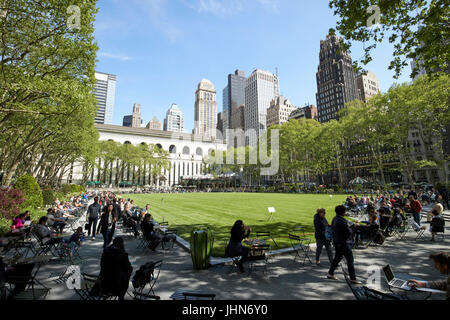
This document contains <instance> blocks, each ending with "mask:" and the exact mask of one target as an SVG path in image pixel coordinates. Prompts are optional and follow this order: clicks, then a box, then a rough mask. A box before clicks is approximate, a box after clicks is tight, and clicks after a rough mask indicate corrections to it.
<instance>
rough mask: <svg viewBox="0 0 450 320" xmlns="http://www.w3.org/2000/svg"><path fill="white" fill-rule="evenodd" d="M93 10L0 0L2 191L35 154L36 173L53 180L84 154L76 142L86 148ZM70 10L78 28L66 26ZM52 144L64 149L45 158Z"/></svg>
mask: <svg viewBox="0 0 450 320" xmlns="http://www.w3.org/2000/svg"><path fill="white" fill-rule="evenodd" d="M95 5H96V0H60V1H54V0H42V1H27V0H4V1H3V4H2V13H3V15H2V16H1V17H0V34H1V41H0V50H1V52H2V54H1V58H0V126H1V129H2V130H0V151H1V154H2V160H1V162H0V169H2V170H3V171H5V172H6V173H7V174H6V178H5V183H4V184H5V185H7V186H8V185H10V184H11V181H12V178H13V177H14V175H16V171H17V169H18V168H19V171H21V173H23V172H26V173H31V172H32V169H30V167H32V166H30V165H29V164H35V163H34V160H33V159H35V158H36V156H37V154H40V160H37V162H40V163H39V169H36V170H41V172H42V173H43V174H42V175H44V173H45V175H46V176H48V174H50V177H51V180H52V181H53V182H54V181H57V180H60V178H61V177H62V174H63V173H64V170H65V168H66V167H67V165H68V163H70V161H72V160H73V158H74V157H78V156H79V155H80V154H82V153H85V151H86V150H85V149H84V150H83V146H80V145H79V144H80V143H82V142H86V140H88V141H87V144H88V145H89V144H90V143H89V139H90V136H89V135H88V134H92V133H93V129H94V127H93V120H94V117H95V113H96V101H95V98H94V96H93V94H92V91H93V88H94V83H95V77H94V68H95V57H96V51H97V45H96V44H95V41H94V35H93V32H94V25H93V24H94V20H95V18H94V17H95V13H96V12H97V8H96V7H95ZM73 6H76V7H78V8H79V9H80V15H79V16H77V17H79V19H80V20H79V22H80V24H79V26H78V27H74V26H73V25H72V24H71V23H69V22H70V20H71V18H72V15H73V14H72V15H71V13H70V11H68V9H69V7H73ZM72 129H73V130H72ZM77 129H78V130H77ZM74 130H75V131H74ZM83 132H85V135H83ZM83 138H84V139H85V141H80V139H83ZM91 139H95V135H94V136H91ZM72 143H73V144H72ZM56 145H57V146H58V147H60V148H61V149H63V147H62V146H66V147H67V149H65V150H64V151H62V152H57V153H56V154H55V153H53V152H51V154H52V156H49V155H50V153H49V152H50V151H53V150H48V149H50V148H52V147H55V146H56ZM82 150H83V151H82ZM71 151H74V152H73V153H74V154H75V155H74V156H72V154H71ZM41 152H42V153H41ZM30 159H31V160H30ZM54 160H56V163H55V162H53V161H54ZM20 167H22V169H20ZM33 173H35V172H33ZM47 173H48V174H47Z"/></svg>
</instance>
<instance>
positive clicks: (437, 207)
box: [427, 203, 444, 222]
mask: <svg viewBox="0 0 450 320" xmlns="http://www.w3.org/2000/svg"><path fill="white" fill-rule="evenodd" d="M435 211H437V213H438V215H440V216H441V215H442V213H443V212H444V207H443V206H442V204H440V203H436V204H435V205H434V207H433V209H431V211H429V212H428V213H427V222H431V220H433V218H434V216H435V214H434V212H435Z"/></svg>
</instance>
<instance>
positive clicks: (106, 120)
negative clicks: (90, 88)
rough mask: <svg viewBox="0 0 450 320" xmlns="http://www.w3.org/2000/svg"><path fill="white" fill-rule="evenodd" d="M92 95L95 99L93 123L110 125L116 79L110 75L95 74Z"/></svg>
mask: <svg viewBox="0 0 450 320" xmlns="http://www.w3.org/2000/svg"><path fill="white" fill-rule="evenodd" d="M95 79H96V80H97V84H96V85H95V91H94V95H95V97H96V98H97V107H98V110H97V116H96V117H95V123H99V124H112V122H113V112H114V100H115V95H116V81H117V77H116V76H115V75H112V74H108V73H102V72H95Z"/></svg>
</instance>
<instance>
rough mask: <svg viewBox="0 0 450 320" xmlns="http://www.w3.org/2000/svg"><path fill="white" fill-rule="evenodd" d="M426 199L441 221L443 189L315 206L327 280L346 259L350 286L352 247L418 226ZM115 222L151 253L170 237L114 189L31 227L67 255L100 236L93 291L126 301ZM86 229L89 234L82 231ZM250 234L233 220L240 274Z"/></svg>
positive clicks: (14, 229) (24, 216)
mask: <svg viewBox="0 0 450 320" xmlns="http://www.w3.org/2000/svg"><path fill="white" fill-rule="evenodd" d="M92 198H93V203H92V204H90V205H89V206H88V207H87V210H86V224H85V226H84V228H83V227H78V228H77V229H76V230H75V231H74V232H73V233H72V235H70V236H66V237H61V234H62V233H63V232H64V229H65V228H66V227H67V224H68V220H69V219H72V218H73V217H74V216H73V213H74V211H75V210H77V209H78V208H81V207H85V206H86V204H87V202H88V200H89V199H92ZM425 203H426V204H431V205H432V209H431V210H430V211H429V212H428V213H427V215H426V220H427V222H430V225H431V226H433V221H437V220H438V219H442V215H443V212H444V208H448V197H445V196H444V195H443V192H442V191H440V192H439V191H434V190H430V191H427V192H417V193H416V192H415V191H409V192H408V193H403V192H397V193H388V192H380V193H379V194H378V195H377V196H373V195H362V196H357V195H352V196H348V197H347V199H346V200H345V203H343V205H340V206H337V207H336V208H335V213H336V217H335V218H334V219H333V220H332V222H331V223H329V222H328V220H327V219H326V210H325V209H323V208H319V209H318V210H317V212H316V214H315V216H314V220H313V221H314V228H315V233H314V237H315V240H316V252H315V260H316V264H317V265H320V264H321V262H320V257H321V255H322V251H323V247H325V249H326V253H327V258H328V260H329V262H330V268H329V270H328V273H327V278H329V279H334V280H336V279H337V277H336V276H335V271H336V268H337V267H338V265H339V264H340V262H341V260H342V259H343V258H345V259H346V261H347V265H348V272H349V276H350V280H351V281H352V282H353V283H354V284H359V283H360V282H359V281H358V280H357V278H356V272H355V267H354V257H353V249H354V247H355V244H356V245H357V244H358V243H359V242H360V241H362V240H363V239H364V238H375V237H374V236H375V235H380V237H382V239H381V241H384V240H383V237H386V236H388V235H389V232H390V230H391V229H392V228H394V227H396V226H399V225H402V224H404V223H405V221H406V219H407V216H408V215H410V216H411V217H412V219H413V220H414V223H415V224H416V225H417V226H418V227H419V228H421V227H422V226H421V224H422V211H423V205H424V204H425ZM348 212H356V213H361V212H364V213H365V214H366V216H367V221H353V222H351V221H349V219H347V217H346V215H347V213H348ZM361 216H364V215H361ZM119 222H121V223H122V226H123V227H124V228H128V229H130V230H132V231H133V232H134V235H135V236H137V235H138V234H139V232H141V233H142V236H143V238H144V239H145V240H146V245H147V246H148V247H149V249H150V250H152V251H156V248H157V247H158V245H159V244H160V243H161V242H162V241H167V240H173V239H167V238H166V237H170V235H169V236H168V235H164V234H162V233H160V232H158V231H157V229H156V227H155V221H154V220H153V218H152V215H151V212H150V205H149V204H147V205H146V206H145V207H144V208H139V207H137V206H136V205H135V203H134V201H133V200H132V199H129V198H128V199H125V198H118V197H117V196H116V194H115V193H113V192H106V191H105V192H90V193H86V194H80V195H79V196H74V197H72V198H71V199H70V201H59V200H58V199H56V200H55V202H54V203H53V205H52V206H51V208H49V209H48V212H47V215H46V216H44V217H41V218H40V219H39V222H38V224H37V225H36V226H35V228H34V230H35V234H36V235H37V236H38V238H39V239H40V241H41V242H42V243H43V244H46V245H57V246H59V248H60V249H61V251H63V250H65V251H66V252H69V254H71V252H73V249H74V247H76V246H81V245H82V243H83V242H84V241H86V240H87V239H90V240H91V241H95V240H96V236H97V235H98V234H101V235H102V237H103V252H102V256H101V263H100V269H101V270H100V280H101V281H100V283H101V285H100V288H96V289H95V290H98V291H99V292H102V294H109V295H113V296H117V297H119V299H124V296H125V294H126V292H127V290H128V283H129V280H130V277H131V274H132V271H133V268H132V266H131V264H130V262H129V258H128V254H127V252H126V250H125V245H124V239H123V238H122V237H115V233H116V229H117V227H118V226H117V224H118V223H119ZM30 224H31V218H30V212H29V211H26V212H24V213H21V214H19V215H18V216H16V217H14V219H13V220H12V225H11V232H10V233H11V234H14V235H16V236H17V235H18V234H19V233H22V234H27V233H29V232H30V231H29V230H30V228H28V227H29V226H30ZM83 229H84V230H83ZM85 231H86V233H87V235H85ZM430 231H431V234H432V240H433V241H434V239H435V235H436V234H435V232H433V229H432V228H431V229H430ZM251 233H252V228H251V227H249V226H247V225H245V224H244V222H243V221H242V220H238V221H236V222H235V224H234V225H233V226H232V228H231V231H230V240H229V242H228V245H227V247H226V248H225V253H226V256H227V257H240V259H239V260H238V261H236V265H237V267H238V268H239V270H240V271H241V272H244V263H246V262H248V261H249V260H251V259H252V255H251V252H250V251H251V250H250V248H249V247H248V246H246V245H243V244H242V242H243V240H244V239H248V238H249V236H250V235H251ZM172 236H173V235H172ZM430 258H431V259H433V261H435V263H436V268H437V269H438V270H440V271H441V272H442V273H444V274H448V254H446V253H439V254H433V255H431V256H430ZM411 286H416V287H430V288H439V289H440V290H447V291H448V283H443V282H442V281H441V282H429V283H428V282H418V281H411ZM93 293H95V292H93ZM447 297H448V294H447Z"/></svg>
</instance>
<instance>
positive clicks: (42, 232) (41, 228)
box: [36, 217, 62, 245]
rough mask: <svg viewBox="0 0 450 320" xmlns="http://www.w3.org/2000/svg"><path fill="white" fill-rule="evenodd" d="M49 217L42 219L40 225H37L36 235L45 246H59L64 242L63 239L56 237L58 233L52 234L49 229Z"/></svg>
mask: <svg viewBox="0 0 450 320" xmlns="http://www.w3.org/2000/svg"><path fill="white" fill-rule="evenodd" d="M47 221H48V218H47V217H41V218H40V219H39V223H38V224H37V225H36V235H37V236H38V238H39V239H40V240H41V241H42V243H43V244H50V245H51V244H57V243H60V242H61V241H62V238H59V237H57V236H56V233H54V232H51V231H50V229H49V228H48V227H47V225H46V224H47Z"/></svg>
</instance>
